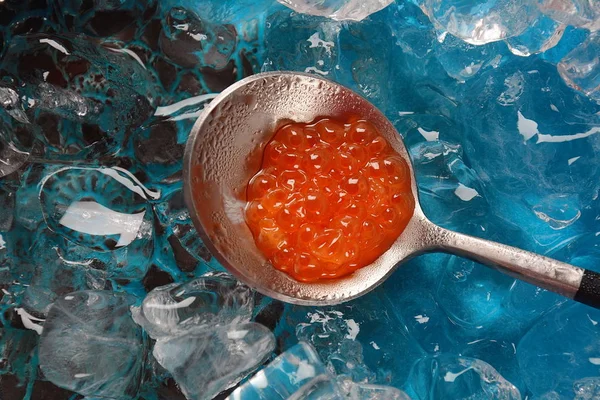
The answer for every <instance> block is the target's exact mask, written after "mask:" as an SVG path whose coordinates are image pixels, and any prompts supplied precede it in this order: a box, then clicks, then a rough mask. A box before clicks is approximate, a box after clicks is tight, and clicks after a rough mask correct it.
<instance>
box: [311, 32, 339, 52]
mask: <svg viewBox="0 0 600 400" xmlns="http://www.w3.org/2000/svg"><path fill="white" fill-rule="evenodd" d="M306 41H307V42H310V48H311V49H313V48H315V47H322V48H324V49H325V51H326V52H327V54H329V55H331V48H332V47H335V43H333V42H326V41H325V40H322V39H321V38H320V37H319V32H315V33H313V34H312V35H311V37H309V38H308V39H306Z"/></svg>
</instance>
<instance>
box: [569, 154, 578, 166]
mask: <svg viewBox="0 0 600 400" xmlns="http://www.w3.org/2000/svg"><path fill="white" fill-rule="evenodd" d="M580 158H581V156H577V157H573V158H569V159H568V160H567V162H568V163H569V165H571V164H573V163H574V162H575V161H577V160H579V159H580Z"/></svg>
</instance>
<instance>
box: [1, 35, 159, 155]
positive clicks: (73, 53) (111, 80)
mask: <svg viewBox="0 0 600 400" xmlns="http://www.w3.org/2000/svg"><path fill="white" fill-rule="evenodd" d="M119 46H120V45H119V44H118V43H116V42H111V43H107V42H99V41H98V40H95V39H92V38H89V37H86V36H83V35H80V36H74V35H48V34H36V35H27V36H15V37H13V38H12V41H11V42H10V46H9V47H8V48H7V50H6V52H5V54H4V57H3V58H2V61H1V62H0V72H1V73H2V75H3V76H6V79H5V81H6V82H7V83H6V84H8V85H12V88H13V90H15V91H16V93H17V94H18V99H19V101H18V103H16V104H12V103H11V104H9V105H7V104H6V102H3V104H2V106H3V107H8V108H7V112H8V114H9V115H10V116H11V117H12V121H11V124H12V126H13V129H15V130H16V129H19V130H30V131H31V133H30V134H33V136H34V137H35V139H37V140H38V141H40V142H41V143H43V144H44V146H45V153H46V155H47V156H49V157H54V158H66V159H69V158H70V159H73V158H74V159H82V158H87V159H89V160H96V161H98V156H99V155H105V154H114V153H116V152H118V151H119V150H121V147H122V145H123V141H124V139H125V136H126V132H127V131H129V130H130V129H133V128H136V127H137V126H138V125H139V124H141V123H142V122H144V121H145V120H146V118H147V117H148V116H149V115H150V114H151V112H152V107H153V103H154V102H155V96H156V95H157V93H156V91H155V90H154V83H153V79H152V76H151V74H150V73H149V72H148V70H147V69H146V67H145V66H144V65H140V61H139V59H136V58H135V57H133V56H131V54H130V53H127V52H124V51H122V48H121V47H119ZM13 103H14V102H13ZM66 132H68V133H69V134H68V135H66ZM29 140H31V139H29Z"/></svg>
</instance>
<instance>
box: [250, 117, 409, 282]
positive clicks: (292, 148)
mask: <svg viewBox="0 0 600 400" xmlns="http://www.w3.org/2000/svg"><path fill="white" fill-rule="evenodd" d="M247 199H248V204H247V206H246V222H247V224H248V226H249V227H250V230H251V231H252V234H253V235H254V239H255V241H256V244H257V247H258V248H259V249H260V251H261V252H262V253H263V254H264V255H265V256H266V257H267V258H268V259H269V261H270V262H271V264H272V265H273V267H275V268H276V269H278V270H280V271H283V272H285V273H286V274H289V275H290V276H291V277H293V278H294V279H296V280H298V281H303V282H315V281H319V280H323V279H331V278H338V277H341V276H344V275H348V274H351V273H352V272H354V271H356V270H357V269H358V268H361V267H364V266H366V265H368V264H370V263H372V262H373V261H374V260H375V259H377V258H378V257H379V256H381V255H382V254H383V253H384V252H385V251H386V250H387V249H389V248H390V246H391V245H392V243H393V242H394V241H395V240H396V239H397V238H398V236H400V234H401V233H402V231H404V229H405V228H406V225H407V224H408V222H409V221H410V219H411V218H412V215H413V212H414V207H415V201H414V198H413V195H412V192H411V178H410V170H409V167H408V164H407V163H406V161H405V160H404V159H403V158H402V157H400V155H399V154H397V153H396V152H395V151H394V149H393V148H392V147H391V146H390V144H389V143H388V142H387V141H386V139H385V138H383V137H382V136H381V135H380V134H379V132H378V131H377V129H376V128H375V126H374V125H373V124H371V123H370V122H368V121H365V120H360V119H356V118H352V119H350V120H349V121H348V122H347V123H346V124H344V123H343V122H340V121H337V120H334V119H331V118H323V119H320V120H318V121H315V122H314V123H311V124H299V123H294V124H288V125H285V126H283V127H281V128H280V129H278V130H277V132H276V133H275V135H274V136H273V139H272V140H271V141H270V142H269V143H268V144H267V146H266V148H265V151H264V155H263V162H262V166H261V170H260V171H259V172H258V173H257V174H256V175H255V176H254V177H253V178H252V179H251V180H250V182H249V183H248V187H247Z"/></svg>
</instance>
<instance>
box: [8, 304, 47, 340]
mask: <svg viewBox="0 0 600 400" xmlns="http://www.w3.org/2000/svg"><path fill="white" fill-rule="evenodd" d="M15 311H16V312H17V314H19V316H20V317H21V322H23V326H24V327H25V328H27V329H31V330H34V331H36V332H37V334H38V335H41V334H42V331H43V330H44V328H43V327H42V326H41V325H38V324H36V323H35V322H33V321H38V322H43V321H44V320H43V319H39V318H36V317H34V316H33V315H31V314H29V313H28V312H27V311H25V310H24V309H23V308H15Z"/></svg>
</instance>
